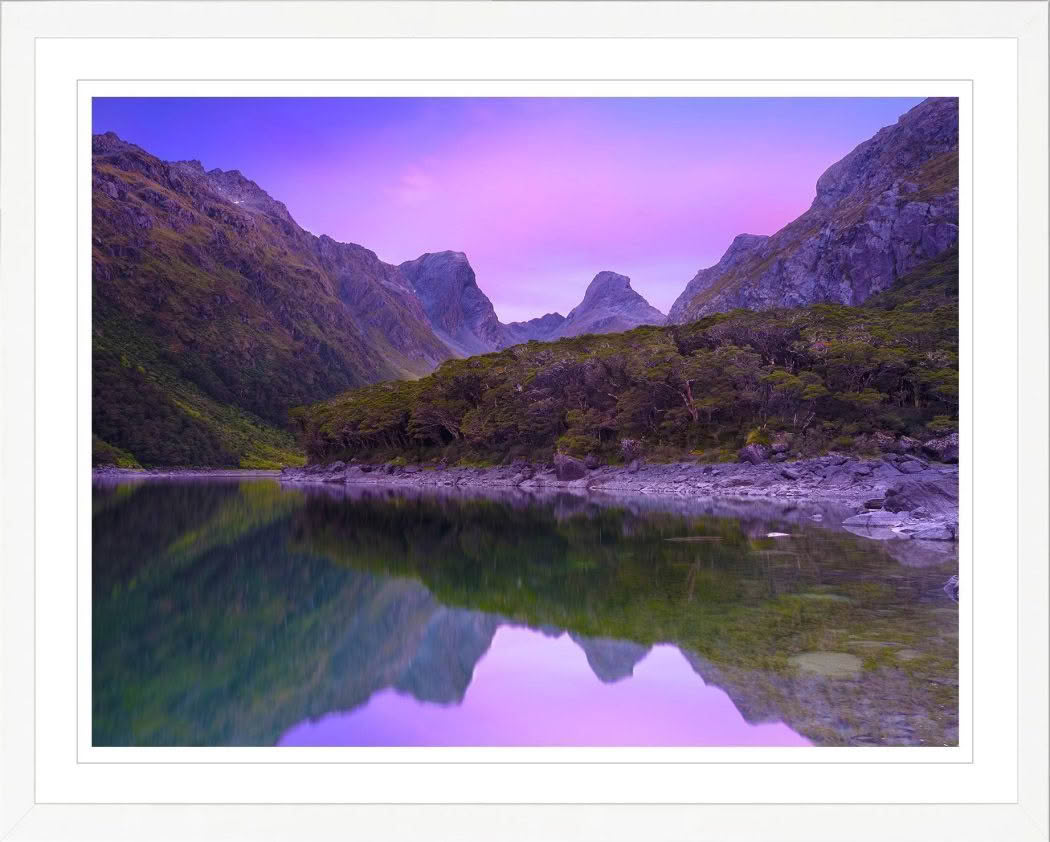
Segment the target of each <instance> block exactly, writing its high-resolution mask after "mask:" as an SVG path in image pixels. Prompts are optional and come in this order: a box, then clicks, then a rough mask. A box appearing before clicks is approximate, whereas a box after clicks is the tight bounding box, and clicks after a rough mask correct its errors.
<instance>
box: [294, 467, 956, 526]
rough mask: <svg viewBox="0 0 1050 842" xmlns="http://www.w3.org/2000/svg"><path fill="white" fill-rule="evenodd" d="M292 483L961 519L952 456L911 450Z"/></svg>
mask: <svg viewBox="0 0 1050 842" xmlns="http://www.w3.org/2000/svg"><path fill="white" fill-rule="evenodd" d="M280 480H281V482H284V483H289V484H300V483H302V484H313V483H329V484H341V485H381V486H386V487H411V488H428V487H429V488H436V489H440V488H460V489H469V488H517V489H520V490H522V491H529V490H535V491H541V490H547V491H550V490H559V489H564V490H567V491H580V492H586V491H599V492H611V493H619V494H642V495H648V494H668V495H678V496H680V497H692V498H733V499H758V500H767V501H771V500H776V501H780V502H798V503H805V502H830V503H835V504H838V505H841V506H845V507H848V508H852V509H853V510H854V512H855V513H854V514H853V515H852V516H850V517H847V518H846V519H845V520H844V521H843V522H842V525H843V527H844V528H846V529H849V530H850V531H852V532H856V533H857V534H861V535H865V536H867V537H872V538H917V539H922V540H934V541H955V540H956V536H957V534H958V525H959V490H958V489H959V470H958V465H951V464H939V463H931V462H928V461H925V460H923V459H920V458H918V457H916V456H912V455H902V454H895V453H888V454H884V455H883V456H881V457H880V458H876V459H858V458H856V457H853V456H847V455H842V454H834V453H833V454H829V455H827V456H820V457H816V458H811V459H799V460H796V461H785V462H758V463H757V464H752V463H751V462H747V461H744V462H740V463H727V462H719V463H713V464H704V463H698V462H677V463H672V464H643V463H639V462H637V461H635V462H632V463H631V464H630V465H629V466H613V465H599V464H596V463H593V462H592V463H587V462H584V461H582V460H579V459H573V458H571V457H567V456H558V457H557V458H556V460H555V462H554V463H553V464H547V465H531V464H527V463H524V462H519V463H515V464H512V465H507V466H503V467H494V468H468V467H446V466H443V465H437V466H420V465H396V464H386V465H368V464H354V463H351V464H349V465H347V464H345V463H343V462H334V463H332V464H330V465H310V466H307V467H305V468H285V469H284V470H283V471H281V473H280Z"/></svg>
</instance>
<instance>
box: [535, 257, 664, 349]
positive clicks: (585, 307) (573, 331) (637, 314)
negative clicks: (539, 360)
mask: <svg viewBox="0 0 1050 842" xmlns="http://www.w3.org/2000/svg"><path fill="white" fill-rule="evenodd" d="M666 320H667V317H666V316H665V315H664V314H663V313H661V312H660V311H659V310H657V309H656V308H655V307H653V306H651V305H650V304H649V302H648V301H646V300H645V299H644V298H643V297H642V296H641V295H639V294H638V293H637V292H635V291H634V290H633V289H632V288H631V279H630V278H628V277H627V276H626V275H618V274H616V273H615V272H599V273H598V274H597V275H595V276H594V279H593V280H592V281H591V282H590V284H589V285H588V286H587V291H586V292H585V293H584V296H583V301H581V302H580V303H579V304H578V305H576V306H575V307H574V308H573V309H572V310H571V311H570V312H569V315H568V316H566V317H565V320H564V321H563V322H562V323H561V324H560V325H559V326H558V327H557V328H556V329H555V331H554V333H553V334H552V335H551V337H550V338H551V339H558V338H561V337H565V336H581V335H583V334H585V333H619V332H621V331H625V330H631V329H632V328H636V327H638V326H639V325H662V324H663V323H664V322H665V321H666Z"/></svg>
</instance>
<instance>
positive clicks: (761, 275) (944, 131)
mask: <svg viewBox="0 0 1050 842" xmlns="http://www.w3.org/2000/svg"><path fill="white" fill-rule="evenodd" d="M958 168H959V109H958V101H957V100H956V99H954V98H952V99H946V98H939V99H927V100H925V101H923V102H922V103H920V104H919V105H917V106H915V108H913V109H911V110H910V111H909V112H907V113H906V114H904V115H903V116H902V117H901V118H900V120H898V121H897V123H896V124H895V125H893V126H888V127H886V128H884V129H881V130H880V131H879V132H877V133H876V134H875V136H874V137H872V138H871V139H870V140H867V141H865V142H864V143H862V144H860V145H859V146H858V147H857V148H856V149H854V150H853V151H852V152H850V154H849V155H847V156H846V157H845V158H843V159H842V160H841V161H839V162H838V163H836V164H834V165H832V166H831V167H829V168H828V170H827V171H826V172H825V173H824V174H823V175H822V176H821V177H820V179H819V180H818V181H817V188H816V198H815V199H814V200H813V204H812V205H811V206H810V208H809V210H807V211H806V212H805V213H804V214H802V216H800V217H799V218H798V219H796V220H795V221H794V222H792V223H790V224H789V225H787V226H785V227H784V228H782V229H781V230H780V231H778V232H777V233H775V234H773V235H772V236H769V237H764V236H758V235H749V234H742V235H740V236H739V237H737V238H736V239H735V240H734V241H733V243H732V245H731V246H730V247H729V250H728V251H727V252H726V253H725V255H724V256H723V257H722V259H721V260H720V261H719V262H718V263H717V264H716V265H715V266H712V267H710V268H707V269H702V270H700V272H698V273H697V275H696V277H694V278H693V279H692V280H691V281H690V282H689V284H688V285H687V286H686V288H685V291H684V292H683V293H682V294H681V296H679V298H678V300H677V301H675V303H674V306H672V308H671V311H670V313H669V315H668V321H669V322H671V323H679V324H681V323H684V322H689V321H695V320H696V319H699V318H702V317H703V316H706V315H709V314H711V313H718V312H725V311H727V310H732V309H734V308H737V307H745V308H748V309H752V310H765V309H771V308H775V307H804V306H808V305H810V304H814V303H817V302H820V301H833V302H838V303H842V304H850V305H854V304H860V303H862V302H863V301H865V300H866V299H867V298H869V297H870V296H872V295H874V294H876V293H879V292H882V291H884V290H886V289H888V288H889V287H890V286H891V285H892V284H893V282H894V281H895V280H897V278H899V277H901V276H902V275H905V274H907V273H908V272H909V271H911V270H912V269H914V268H915V267H916V266H918V265H919V264H920V263H922V262H923V261H925V260H928V259H930V258H934V257H937V256H938V255H940V254H942V253H943V252H945V251H947V250H948V249H950V248H951V247H952V246H954V245H955V244H956V243H957V241H958V237H959V227H958V223H959V174H958Z"/></svg>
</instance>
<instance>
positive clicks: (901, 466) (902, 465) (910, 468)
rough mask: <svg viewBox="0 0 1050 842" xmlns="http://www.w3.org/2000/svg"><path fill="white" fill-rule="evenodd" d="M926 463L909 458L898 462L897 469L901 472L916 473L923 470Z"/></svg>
mask: <svg viewBox="0 0 1050 842" xmlns="http://www.w3.org/2000/svg"><path fill="white" fill-rule="evenodd" d="M928 467H929V466H928V465H925V464H923V463H922V462H919V461H918V460H917V459H909V460H908V461H907V462H898V463H897V469H898V470H899V471H900V472H901V473H902V474H918V473H921V472H922V471H925V470H926V468H928Z"/></svg>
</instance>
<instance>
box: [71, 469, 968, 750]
mask: <svg viewBox="0 0 1050 842" xmlns="http://www.w3.org/2000/svg"><path fill="white" fill-rule="evenodd" d="M818 512H822V513H823V514H825V518H824V520H823V521H816V520H814V519H813V518H812V515H813V514H814V513H818ZM840 521H841V513H838V512H834V511H829V510H827V509H824V510H822V509H819V508H816V507H808V508H807V507H796V506H781V505H776V504H770V503H762V502H754V503H736V504H731V503H724V502H723V503H711V502H707V503H704V502H701V501H686V500H678V499H650V498H641V499H632V498H615V497H595V496H574V495H568V494H559V495H551V496H525V495H520V494H509V493H508V494H496V495H490V496H482V497H478V496H474V497H471V496H456V495H452V494H447V493H446V494H443V495H436V494H421V493H414V492H393V491H389V490H379V489H362V488H350V489H345V490H344V489H343V488H342V487H339V488H331V487H324V486H316V487H308V488H302V487H284V486H281V485H280V484H278V483H277V482H275V481H271V480H251V481H229V480H227V481H223V480H200V481H160V480H148V481H139V482H123V483H99V484H96V486H95V489H94V513H93V521H92V524H93V545H94V553H93V567H94V570H93V617H92V623H93V642H92V645H93V664H94V667H93V708H94V709H93V741H94V744H95V745H107V746H115V745H314V746H316V745H378V746H392V745H447V746H467V745H493V746H510V745H551V746H553V745H580V746H583V745H610V746H628V745H653V746H673V745H696V746H703V745H762V746H776V745H811V744H814V745H954V744H956V743H957V739H958V612H957V606H956V605H955V603H954V602H953V601H952V600H951V599H950V598H949V597H948V596H947V594H946V593H945V592H944V590H943V587H942V586H943V584H944V582H945V580H946V579H947V578H948V577H949V576H951V575H952V574H953V573H956V572H957V569H958V566H957V559H956V556H955V550H954V546H952V545H948V544H940V543H934V542H917V541H901V540H893V541H877V540H872V539H870V538H866V537H860V536H856V535H852V534H850V533H848V532H844V531H841V530H839V529H837V528H835V527H834V526H833V524H836V523H838V522H840ZM770 533H785V534H784V535H783V536H782V537H769V535H770Z"/></svg>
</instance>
